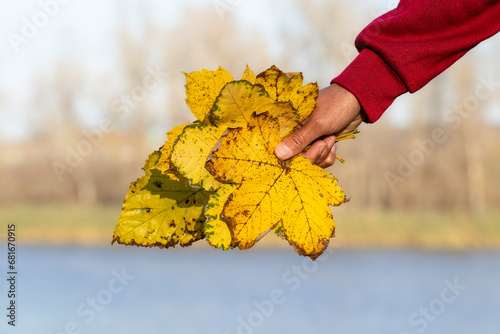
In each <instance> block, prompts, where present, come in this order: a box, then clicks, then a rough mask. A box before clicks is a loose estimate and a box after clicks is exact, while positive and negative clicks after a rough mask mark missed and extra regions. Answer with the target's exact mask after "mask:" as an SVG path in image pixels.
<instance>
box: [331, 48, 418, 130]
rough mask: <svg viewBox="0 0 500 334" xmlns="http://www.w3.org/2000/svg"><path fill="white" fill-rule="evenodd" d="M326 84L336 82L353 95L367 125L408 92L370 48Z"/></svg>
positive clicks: (399, 79) (364, 50) (362, 51)
mask: <svg viewBox="0 0 500 334" xmlns="http://www.w3.org/2000/svg"><path fill="white" fill-rule="evenodd" d="M330 83H331V84H332V83H336V84H338V85H340V86H342V87H344V88H345V89H347V90H348V91H350V92H351V93H352V94H353V95H354V96H356V98H357V99H358V101H359V104H360V105H361V108H363V110H364V112H365V113H366V116H367V118H368V119H367V122H368V123H373V122H375V121H377V120H378V119H379V118H380V116H382V114H383V113H384V112H385V110H386V109H387V108H388V107H389V106H390V105H391V104H392V102H394V100H395V99H396V98H397V97H398V96H399V95H401V94H404V93H406V92H407V91H408V89H407V87H406V86H405V84H404V83H403V81H402V80H401V78H400V77H399V76H398V75H397V74H396V72H394V70H393V69H392V68H391V67H390V66H389V65H388V64H387V63H386V62H385V61H384V60H383V59H382V58H381V57H380V56H379V55H378V54H376V53H375V52H373V51H372V50H370V49H363V50H361V52H360V54H359V55H358V56H357V57H356V59H354V60H353V61H352V63H351V64H350V65H349V66H348V67H347V68H346V69H345V70H344V71H343V72H342V73H341V74H340V75H339V76H338V77H336V78H334V79H333V80H332V81H331V82H330Z"/></svg>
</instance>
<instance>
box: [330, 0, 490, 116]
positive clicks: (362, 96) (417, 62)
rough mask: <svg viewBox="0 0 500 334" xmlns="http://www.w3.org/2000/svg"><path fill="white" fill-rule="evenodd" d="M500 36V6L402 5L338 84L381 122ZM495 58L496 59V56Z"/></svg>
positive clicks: (456, 1) (435, 1) (468, 0)
mask: <svg viewBox="0 0 500 334" xmlns="http://www.w3.org/2000/svg"><path fill="white" fill-rule="evenodd" d="M498 31H500V0H496V1H492V0H489V1H486V0H401V1H400V2H399V4H398V7H397V8H396V9H394V10H392V11H390V12H388V13H386V14H384V15H382V16H380V17H379V18H377V19H376V20H375V21H373V22H372V23H370V24H369V25H368V26H367V27H366V28H365V29H363V31H361V33H360V34H359V35H358V37H357V38H356V41H355V45H356V48H357V49H358V51H360V53H359V55H358V56H357V57H356V59H354V60H353V62H352V63H351V64H350V65H349V66H348V67H347V68H346V69H345V70H344V71H343V72H342V73H341V74H340V75H339V76H338V77H336V78H335V79H333V80H332V83H334V82H335V83H337V84H339V85H341V86H342V87H344V88H346V89H347V90H349V91H351V92H352V93H353V94H354V95H355V96H356V98H357V99H358V100H359V102H360V104H361V106H362V108H363V110H364V111H365V112H366V114H367V116H368V119H369V120H368V121H369V122H375V121H376V120H377V119H379V118H380V116H381V115H382V114H383V113H384V111H385V110H386V109H387V108H388V107H389V106H390V105H391V104H392V102H393V101H394V100H395V99H396V97H398V96H399V95H401V94H403V93H406V92H407V91H409V92H411V93H413V92H415V91H417V90H419V89H420V88H422V87H423V86H424V85H426V84H427V83H428V82H429V81H430V80H432V79H433V78H434V77H436V76H437V75H438V74H440V73H441V72H443V71H444V70H445V69H447V68H448V67H449V66H451V65H452V64H453V63H454V62H455V61H457V60H458V59H459V58H460V57H462V56H463V55H464V54H465V53H466V52H467V51H469V50H470V49H471V48H473V47H474V46H475V45H477V44H478V43H479V42H481V41H483V40H485V39H487V38H489V37H491V36H493V35H495V34H496V33H497V32H498ZM492 56H493V55H492Z"/></svg>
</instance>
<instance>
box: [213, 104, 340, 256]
mask: <svg viewBox="0 0 500 334" xmlns="http://www.w3.org/2000/svg"><path fill="white" fill-rule="evenodd" d="M279 142H280V136H279V123H278V120H277V119H276V118H273V117H270V116H269V115H268V114H266V113H265V114H260V115H255V114H253V115H252V116H251V119H250V120H249V124H248V126H247V127H246V128H237V129H229V130H228V132H227V134H225V135H223V136H222V138H221V141H220V147H219V148H218V149H216V150H215V151H214V152H213V153H212V156H213V159H212V160H209V161H208V162H207V169H208V170H209V171H210V172H211V173H212V174H213V175H214V177H215V178H216V179H217V180H219V181H220V182H223V183H235V184H239V185H240V186H239V187H238V188H237V189H236V190H235V191H234V192H233V193H231V195H230V196H229V198H228V200H227V201H226V204H225V206H224V210H223V215H224V217H225V218H226V219H227V220H228V221H229V222H230V223H231V226H232V228H233V232H234V241H235V242H236V243H237V244H238V246H239V247H240V248H241V249H246V248H250V247H252V246H253V244H254V243H255V242H256V240H258V238H259V237H260V236H261V235H262V234H265V233H267V232H268V231H269V230H270V229H272V228H274V227H276V225H277V224H278V223H279V222H280V221H281V222H282V225H283V234H284V236H285V238H286V239H287V240H288V241H289V243H290V244H291V245H293V246H294V247H295V249H296V251H297V252H298V253H299V254H301V255H306V256H309V257H311V258H312V259H315V258H317V257H318V256H319V255H320V254H321V253H322V252H323V251H324V249H325V248H326V247H327V245H328V243H329V239H330V238H331V236H332V235H333V232H334V229H335V225H334V222H333V219H332V214H331V211H330V208H329V205H340V204H342V203H344V201H345V194H344V192H343V191H342V189H340V187H338V185H337V180H336V179H335V178H334V177H333V175H331V174H329V173H328V172H326V171H324V170H323V169H322V168H320V167H318V166H315V165H313V164H312V163H311V162H310V161H309V160H308V159H305V158H301V157H296V158H294V159H292V160H291V161H288V162H283V161H280V160H278V159H277V158H276V157H275V155H274V147H275V146H276V145H277V144H278V143H279Z"/></svg>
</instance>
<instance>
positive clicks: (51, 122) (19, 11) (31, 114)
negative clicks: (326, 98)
mask: <svg viewBox="0 0 500 334" xmlns="http://www.w3.org/2000/svg"><path fill="white" fill-rule="evenodd" d="M396 5H397V1H388V0H385V1H375V0H371V1H363V2H361V1H358V2H353V1H350V2H349V1H341V0H338V1H333V0H331V1H327V0H315V1H304V0H288V1H285V0H276V1H273V2H269V1H263V0H262V1H261V0H186V1H182V2H181V1H154V0H146V1H132V0H128V1H117V0H115V1H112V0H109V1H78V0H73V1H62V0H61V1H56V0H41V1H27V0H23V1H15V2H14V1H5V0H4V1H0V6H1V9H2V10H0V12H1V20H0V32H1V35H2V36H3V38H2V39H1V40H0V50H1V52H0V73H1V74H0V114H1V122H0V180H1V191H0V224H1V226H2V227H0V228H1V231H0V236H1V240H2V243H5V242H6V236H7V225H9V224H16V230H17V238H18V239H17V243H18V263H19V280H18V284H19V286H18V289H19V292H20V294H19V298H20V299H19V313H18V324H19V325H18V327H17V328H15V329H16V330H18V332H22V333H28V332H29V333H34V332H37V333H38V332H40V333H42V332H43V333H61V332H62V333H73V332H74V333H80V332H92V333H109V332H114V331H118V330H120V331H121V332H125V333H129V332H130V333H131V332H132V331H139V330H152V331H162V332H166V333H200V332H203V333H235V332H236V333H277V332H287V333H303V332H312V331H320V330H328V331H332V330H333V329H335V328H336V329H338V332H339V333H360V332H372V333H388V332H394V333H421V332H424V331H425V332H427V333H443V332H452V331H453V332H457V333H470V332H472V331H474V332H481V333H498V330H499V329H500V323H499V322H498V320H496V316H495V315H494V314H493V312H492V310H494V309H495V308H496V310H498V307H499V306H500V302H498V300H500V298H498V297H500V289H499V288H498V286H497V284H495V283H494V282H498V280H499V279H500V271H499V269H498V268H500V266H499V264H500V263H499V260H498V255H499V254H498V249H499V248H500V247H499V246H500V224H499V223H500V209H499V208H498V203H500V170H499V168H498V164H499V162H500V132H499V128H500V94H499V88H500V64H499V62H498V60H497V58H498V57H497V55H498V53H499V52H500V42H499V39H498V36H496V37H493V38H491V39H489V40H487V41H485V42H483V43H481V44H480V45H479V46H477V47H476V48H475V49H474V50H473V51H471V52H469V53H468V54H467V55H466V56H465V57H463V58H462V59H460V60H459V61H458V62H457V63H456V64H454V65H453V66H452V67H451V68H450V69H448V70H447V71H446V72H445V73H443V74H442V75H440V76H439V77H437V78H436V79H435V80H434V81H432V82H431V83H430V84H428V85H427V86H426V87H424V88H423V89H422V90H420V91H419V92H417V93H415V94H411V95H410V94H407V95H405V96H402V97H400V98H399V99H398V100H397V101H396V102H395V103H394V104H393V105H392V106H391V107H390V108H389V109H388V111H387V112H386V113H385V114H384V116H383V117H382V119H381V120H380V121H378V122H377V123H375V124H362V125H361V127H360V128H359V130H360V131H361V133H360V134H359V135H358V137H357V138H356V139H355V140H351V141H343V142H341V143H339V144H338V146H339V147H338V151H337V152H338V155H339V156H340V157H342V158H344V159H345V160H346V162H345V163H344V164H340V163H338V162H337V163H336V164H335V165H334V166H333V167H331V168H330V169H329V171H330V172H331V173H332V174H334V175H335V176H336V177H337V178H338V179H339V184H340V186H341V187H342V188H343V189H344V191H345V192H346V194H347V195H348V196H350V198H351V201H350V202H349V203H347V204H345V205H343V206H342V207H339V208H334V209H333V213H334V218H335V221H336V226H337V228H336V238H335V239H332V243H331V246H330V249H331V250H332V251H333V252H332V253H331V254H328V255H327V256H325V259H324V260H323V261H316V262H311V261H309V260H307V259H303V258H301V257H299V256H298V255H296V254H295V252H294V251H293V250H292V249H291V248H290V247H288V245H287V244H286V243H284V242H283V241H281V240H278V239H277V238H274V236H272V235H269V236H267V237H266V238H264V239H263V240H262V241H261V242H259V243H258V244H257V245H256V246H255V247H254V249H252V250H250V251H247V252H245V253H242V252H240V251H237V250H234V251H228V252H221V251H218V250H212V249H209V248H207V247H206V245H205V242H204V241H200V242H198V244H200V245H197V246H194V247H193V248H192V249H175V250H167V251H165V250H153V249H142V248H141V249H139V248H131V247H124V246H120V245H115V246H113V247H111V246H110V241H111V237H112V234H113V229H114V225H115V223H116V221H117V218H118V215H119V213H120V210H121V204H122V201H123V198H124V196H125V194H126V191H127V189H128V187H129V185H130V182H132V181H134V180H135V179H137V178H138V177H140V176H142V175H143V172H142V170H141V167H142V166H143V163H144V161H145V159H146V158H147V156H148V154H149V153H150V152H152V151H153V150H155V149H157V148H159V147H160V146H162V145H163V143H164V141H165V140H166V136H165V132H167V131H168V130H169V129H170V128H172V127H173V126H175V125H179V124H181V123H186V122H191V121H193V116H192V115H191V113H190V112H189V110H188V108H187V106H186V104H185V102H184V99H185V91H184V83H185V76H184V75H183V73H182V72H190V71H198V70H201V69H202V68H205V69H210V70H215V69H217V67H218V66H222V67H224V68H226V69H227V70H229V71H230V72H231V73H232V74H233V77H234V78H235V79H238V78H240V77H241V74H242V73H243V71H244V69H245V65H246V64H248V65H249V66H250V67H251V68H252V69H253V70H254V72H255V73H259V72H261V71H264V70H265V69H267V68H269V67H270V66H271V65H273V64H274V65H276V66H278V67H279V68H280V69H282V70H283V71H286V72H302V73H303V74H304V78H305V80H304V82H305V83H308V82H317V83H318V85H319V86H320V88H321V87H325V86H327V85H328V84H329V82H330V80H331V79H332V78H333V77H335V76H336V75H338V74H339V73H340V72H341V71H342V70H343V69H344V68H345V67H346V66H347V65H348V64H349V63H350V61H352V59H354V58H355V56H356V55H357V51H356V49H355V48H354V45H353V44H354V39H355V37H356V35H357V34H358V33H359V31H360V30H361V29H362V28H363V27H364V26H366V25H367V24H368V23H369V22H370V21H372V20H373V19H375V18H376V17H378V16H379V15H381V14H383V13H385V12H386V11H388V10H391V9H393V8H394V7H395V6H396ZM151 79H153V80H151ZM360 80H363V78H360ZM2 248H5V247H2ZM4 250H5V249H4ZM4 250H2V252H4ZM2 254H3V253H2ZM2 257H4V256H2ZM6 257H7V254H6V253H5V257H4V258H5V261H4V260H2V259H0V263H1V262H5V263H6V262H7V261H6ZM320 259H321V258H320ZM5 266H6V265H5ZM123 270H124V271H125V272H127V275H128V276H127V275H125V276H124V275H123V274H122V271H123ZM4 271H5V272H7V269H6V268H5V270H4ZM120 275H121V276H120ZM132 276H133V277H134V279H130V280H128V281H127V280H126V279H124V278H123V277H132ZM117 277H119V278H117ZM120 278H121V279H120ZM2 281H4V283H5V280H2ZM110 282H114V283H110ZM116 282H121V283H122V286H120V284H118V283H117V284H115V283H116ZM457 282H458V283H457ZM4 283H2V284H4ZM450 286H451V287H450ZM457 286H458V287H457ZM463 286H466V288H464V289H462V290H460V289H461V288H460V287H463ZM1 287H2V290H3V291H1V294H2V295H3V296H4V297H3V299H2V300H3V302H4V304H5V305H7V303H8V300H7V299H6V298H5V295H6V291H7V286H5V285H2V286H1ZM119 287H122V288H123V289H119ZM445 289H448V290H446V291H448V292H449V294H446V293H444V294H443V293H442V292H443V290H445ZM118 290H119V292H118ZM122 291H123V293H121V292H122ZM279 291H281V292H282V294H281V297H276V296H278V295H280V294H279ZM273 292H274V297H276V298H274V299H273ZM443 296H447V297H448V298H444V299H443ZM453 296H454V297H455V298H451V297H453ZM451 299H453V302H451V301H450V300H451ZM92 301H93V302H92ZM117 301H119V302H117ZM265 301H268V302H269V303H265ZM82 305H83V306H82ZM263 305H264V306H263ZM266 307H267V308H266ZM2 309H5V308H3V306H2ZM422 309H427V313H425V312H424V311H422ZM92 315H93V316H92ZM466 318H467V319H466ZM2 326H6V327H5V328H8V329H9V330H14V329H13V328H11V326H7V325H6V321H5V320H3V321H2V323H1V324H0V328H4V327H2ZM19 330H20V331H19ZM78 330H80V332H79V331H78ZM2 332H3V330H2Z"/></svg>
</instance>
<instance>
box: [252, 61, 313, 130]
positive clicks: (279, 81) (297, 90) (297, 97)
mask: <svg viewBox="0 0 500 334" xmlns="http://www.w3.org/2000/svg"><path fill="white" fill-rule="evenodd" d="M303 81H304V78H303V76H302V73H295V72H291V73H283V72H282V71H281V70H280V69H279V68H277V67H276V66H272V67H271V68H269V69H267V70H266V71H264V72H262V73H260V74H259V75H258V76H257V78H256V79H255V84H258V85H262V86H264V88H265V90H266V91H267V93H268V94H269V96H270V97H271V99H273V100H274V101H278V102H290V103H291V104H292V106H293V107H294V109H295V110H297V112H298V115H299V118H300V122H301V121H303V120H304V119H305V118H306V117H307V116H309V115H310V114H311V113H312V112H313V110H314V109H315V108H316V105H317V102H316V99H317V97H318V94H319V88H318V85H317V84H315V83H310V84H307V85H306V86H302V83H303Z"/></svg>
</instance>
